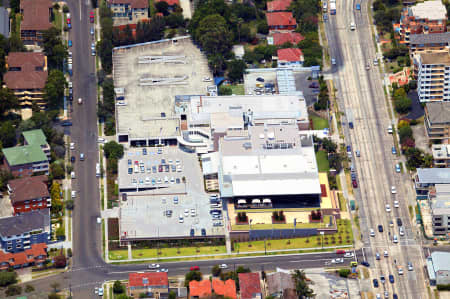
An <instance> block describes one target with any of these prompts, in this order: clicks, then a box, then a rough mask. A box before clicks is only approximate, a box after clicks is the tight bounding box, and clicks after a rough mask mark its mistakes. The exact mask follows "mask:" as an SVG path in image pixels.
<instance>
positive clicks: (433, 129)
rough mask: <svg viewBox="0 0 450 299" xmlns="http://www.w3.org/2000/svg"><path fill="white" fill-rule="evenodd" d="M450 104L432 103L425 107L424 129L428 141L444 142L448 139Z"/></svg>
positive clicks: (449, 135) (449, 134) (449, 133)
mask: <svg viewBox="0 0 450 299" xmlns="http://www.w3.org/2000/svg"><path fill="white" fill-rule="evenodd" d="M449 115H450V103H446V102H432V103H427V104H426V106H425V120H424V123H425V129H426V132H427V136H428V139H429V140H432V141H433V140H442V141H445V140H447V139H448V138H449V137H450V117H449Z"/></svg>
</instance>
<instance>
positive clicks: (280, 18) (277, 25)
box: [266, 11, 297, 30]
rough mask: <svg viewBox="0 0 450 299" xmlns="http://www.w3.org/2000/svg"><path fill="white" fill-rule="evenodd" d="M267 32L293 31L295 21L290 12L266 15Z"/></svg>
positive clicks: (295, 26) (295, 24)
mask: <svg viewBox="0 0 450 299" xmlns="http://www.w3.org/2000/svg"><path fill="white" fill-rule="evenodd" d="M266 18H267V25H269V30H295V28H297V21H296V20H295V18H294V16H293V15H292V12H287V11H286V12H268V13H266Z"/></svg>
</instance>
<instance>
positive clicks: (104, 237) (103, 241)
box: [102, 219, 106, 259]
mask: <svg viewBox="0 0 450 299" xmlns="http://www.w3.org/2000/svg"><path fill="white" fill-rule="evenodd" d="M105 250H106V236H105V220H103V219H102V251H103V259H105Z"/></svg>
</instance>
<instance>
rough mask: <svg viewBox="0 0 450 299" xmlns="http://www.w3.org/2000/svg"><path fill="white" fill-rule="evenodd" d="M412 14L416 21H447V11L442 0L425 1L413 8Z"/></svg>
mask: <svg viewBox="0 0 450 299" xmlns="http://www.w3.org/2000/svg"><path fill="white" fill-rule="evenodd" d="M410 9H411V13H412V15H413V16H414V17H415V18H416V19H419V20H420V19H428V20H446V19H447V10H446V9H445V6H444V4H442V1H441V0H433V1H424V2H422V3H417V4H416V5H414V6H412V7H411V8H410Z"/></svg>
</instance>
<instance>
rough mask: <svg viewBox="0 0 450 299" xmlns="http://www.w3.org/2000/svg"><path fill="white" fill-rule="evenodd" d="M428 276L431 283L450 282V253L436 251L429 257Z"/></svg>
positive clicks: (444, 283)
mask: <svg viewBox="0 0 450 299" xmlns="http://www.w3.org/2000/svg"><path fill="white" fill-rule="evenodd" d="M427 271H428V278H429V279H430V284H431V285H438V284H443V285H446V284H449V283H450V253H448V252H443V251H434V252H432V253H431V255H430V256H429V257H428V258H427Z"/></svg>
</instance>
